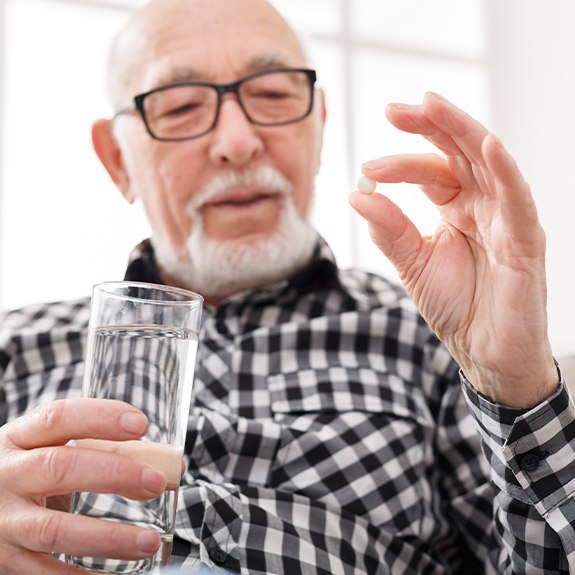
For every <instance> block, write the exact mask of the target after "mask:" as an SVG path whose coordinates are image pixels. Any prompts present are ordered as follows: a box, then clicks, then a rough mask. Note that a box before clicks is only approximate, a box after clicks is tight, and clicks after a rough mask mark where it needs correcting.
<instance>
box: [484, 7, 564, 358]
mask: <svg viewBox="0 0 575 575" xmlns="http://www.w3.org/2000/svg"><path fill="white" fill-rule="evenodd" d="M489 16H490V22H491V27H490V29H491V35H490V41H489V46H490V53H491V61H490V64H491V69H492V72H493V83H492V88H493V91H492V116H493V129H494V130H495V131H496V132H497V133H498V135H499V136H500V137H501V138H502V139H503V141H504V143H505V144H506V146H507V147H508V148H509V149H510V150H511V151H512V152H513V154H514V155H515V157H516V159H517V161H518V163H519V165H520V167H521V169H522V171H523V173H524V174H525V176H526V178H527V180H528V182H529V183H530V185H531V189H532V191H533V194H534V196H535V199H536V202H537V205H538V208H539V215H540V218H541V220H542V222H543V226H544V228H545V230H546V233H547V253H548V259H547V262H548V264H547V265H548V278H549V307H548V309H549V321H550V334H551V339H552V343H553V347H554V352H555V354H556V355H557V356H562V355H566V354H573V353H575V334H574V333H573V329H574V326H575V265H574V264H575V240H574V239H573V237H572V234H571V232H572V230H574V229H575V178H574V176H573V169H574V168H575V145H574V143H573V134H575V34H573V23H574V22H575V2H573V0H547V1H545V2H544V1H541V0H490V2H489Z"/></svg>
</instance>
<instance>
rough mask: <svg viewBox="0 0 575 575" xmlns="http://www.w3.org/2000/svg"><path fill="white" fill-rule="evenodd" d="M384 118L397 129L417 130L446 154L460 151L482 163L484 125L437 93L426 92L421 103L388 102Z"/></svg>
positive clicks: (479, 163)
mask: <svg viewBox="0 0 575 575" xmlns="http://www.w3.org/2000/svg"><path fill="white" fill-rule="evenodd" d="M386 115H387V118H388V120H389V121H390V122H391V124H393V125H394V126H395V127H396V128H398V129H399V130H402V131H404V132H409V133H412V134H421V135H422V136H424V137H425V138H427V139H428V140H429V141H430V142H431V143H432V144H433V145H434V146H436V147H437V148H439V149H440V150H442V151H443V152H445V154H447V155H448V156H449V155H463V156H465V157H466V158H467V159H468V160H469V161H470V162H471V163H474V164H478V165H484V159H483V152H482V144H483V140H484V139H485V137H486V136H487V134H488V133H489V132H488V130H487V128H485V126H483V125H482V124H481V123H480V122H478V121H477V120H475V119H474V118H472V117H471V116H470V115H469V114H467V113H466V112H464V111H463V110H461V109H459V108H458V107H457V106H455V105H453V104H452V103H451V102H449V101H447V100H446V99H445V98H443V97H442V96H440V95H438V94H433V93H427V94H425V96H424V98H423V104H421V105H415V106H412V105H407V104H390V105H389V106H388V107H387V109H386Z"/></svg>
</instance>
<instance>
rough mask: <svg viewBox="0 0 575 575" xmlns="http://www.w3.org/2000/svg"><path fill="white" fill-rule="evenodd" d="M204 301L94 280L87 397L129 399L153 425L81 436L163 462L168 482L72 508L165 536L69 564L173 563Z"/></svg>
mask: <svg viewBox="0 0 575 575" xmlns="http://www.w3.org/2000/svg"><path fill="white" fill-rule="evenodd" d="M202 307H203V299H202V297H201V296H199V295H197V294H195V293H193V292H189V291H187V290H183V289H178V288H173V287H167V286H163V285H156V284H147V283H141V282H125V281H124V282H104V283H101V284H97V285H96V286H94V289H93V293H92V305H91V313H90V322H89V326H88V343H87V350H86V368H85V373H84V383H83V396H84V397H93V398H100V399H119V400H122V401H126V402H128V403H130V404H131V405H133V406H135V407H137V408H138V409H140V410H141V411H143V412H144V413H145V414H146V416H147V417H148V422H149V424H148V430H147V432H146V435H145V436H144V437H142V438H141V439H139V440H135V441H108V440H101V439H81V440H78V441H77V442H76V443H77V445H81V446H84V447H90V448H94V449H103V450H107V451H113V452H115V453H120V454H123V455H126V456H128V457H131V458H133V459H136V460H138V461H142V462H144V463H146V464H148V465H150V466H151V467H154V468H156V469H159V470H160V471H162V472H163V473H164V475H165V476H166V479H167V487H166V490H165V491H164V492H163V493H162V495H160V496H159V497H157V498H155V499H151V500H145V501H134V500H130V499H127V498H125V497H121V496H119V495H117V494H108V493H87V492H77V493H74V494H73V495H72V501H71V506H70V511H71V512H72V513H78V514H82V515H87V516H90V517H97V518H100V519H106V520H109V521H121V522H124V523H128V524H131V525H136V526H138V527H145V528H150V529H155V530H156V531H158V532H159V533H160V538H161V541H162V543H161V545H160V548H159V550H158V552H157V553H156V554H155V555H154V556H152V557H149V558H145V559H139V560H134V561H127V560H124V559H122V560H118V559H113V558H109V557H76V556H67V557H66V561H67V562H68V564H71V565H75V566H78V567H82V568H83V569H85V570H87V571H90V572H92V573H124V574H130V575H135V574H139V573H151V572H157V570H159V568H160V567H161V566H164V565H168V564H169V561H170V555H171V549H172V540H173V533H174V519H175V512H176V503H177V499H178V487H179V484H180V476H181V471H182V457H183V451H184V441H185V436H186V429H187V422H188V415H189V411H190V402H191V395H192V381H193V375H194V368H195V362H196V352H197V347H198V332H199V328H200V320H201V313H202Z"/></svg>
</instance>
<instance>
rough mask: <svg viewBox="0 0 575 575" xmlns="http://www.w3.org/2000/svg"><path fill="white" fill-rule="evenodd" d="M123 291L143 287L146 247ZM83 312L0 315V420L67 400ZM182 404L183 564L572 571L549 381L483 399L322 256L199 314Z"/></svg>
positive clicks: (572, 476)
mask: <svg viewBox="0 0 575 575" xmlns="http://www.w3.org/2000/svg"><path fill="white" fill-rule="evenodd" d="M127 278H128V279H132V280H139V281H148V282H149V281H152V282H159V281H160V279H159V277H158V275H157V272H156V268H155V265H154V258H153V253H152V251H151V248H150V245H149V243H147V242H144V243H143V244H141V245H140V246H138V248H137V249H136V250H135V252H134V253H133V254H132V259H131V262H130V265H129V267H128V272H127ZM88 316H89V300H88V299H85V300H80V301H75V302H66V303H52V304H48V305H37V306H28V307H26V308H25V309H21V310H18V311H13V312H10V313H8V314H6V315H5V317H4V318H2V322H1V325H0V423H3V422H5V421H11V420H13V419H14V418H15V417H17V416H19V415H21V414H22V413H24V412H25V411H26V410H28V409H30V408H31V407H32V406H34V405H37V404H39V403H43V402H47V401H50V400H53V399H56V398H63V397H71V396H74V395H79V393H80V387H81V381H82V375H83V370H84V363H83V353H84V349H85V336H86V326H87V322H88ZM462 390H463V392H462ZM193 404H194V407H193V409H192V413H191V416H190V419H189V433H188V438H187V442H186V454H187V458H188V469H187V472H186V474H185V476H184V478H183V481H182V487H181V489H180V492H179V511H178V516H177V526H176V545H175V550H176V553H178V554H180V555H182V556H183V557H184V559H183V561H184V563H185V564H189V565H193V564H197V563H199V562H202V563H205V564H208V565H219V566H223V567H226V568H228V569H231V570H234V571H241V573H242V574H250V575H258V574H262V575H263V574H266V575H274V574H285V573H287V574H289V575H296V574H314V575H315V574H322V575H328V574H329V575H331V574H349V575H352V574H357V575H359V574H374V575H375V574H384V573H393V574H399V573H401V574H403V573H413V574H421V573H427V574H432V573H437V574H439V573H442V574H443V573H461V572H467V573H568V572H569V565H568V557H569V558H571V560H572V561H573V560H574V559H573V558H575V530H574V525H575V502H574V498H573V493H574V491H575V473H573V472H572V469H573V465H574V464H573V460H574V456H575V413H574V409H573V407H572V405H571V404H570V402H569V399H568V394H567V391H566V389H565V386H564V384H563V383H561V385H560V386H559V390H558V392H557V394H556V395H555V396H554V397H553V398H552V399H550V400H549V401H546V402H544V403H543V404H541V405H540V406H538V407H537V408H535V409H533V410H531V411H529V412H522V411H518V410H511V409H506V408H501V407H499V406H495V405H493V404H491V403H489V402H488V401H486V400H485V399H484V398H482V397H480V396H478V395H477V394H476V393H475V392H474V391H473V390H472V389H471V388H470V387H469V385H468V384H467V383H466V382H465V380H464V379H463V378H461V379H460V376H459V373H458V367H457V365H455V363H454V362H453V360H452V359H451V358H450V356H449V355H448V353H447V351H446V350H445V348H444V347H443V346H442V345H441V344H440V343H439V342H438V341H437V339H436V338H435V337H434V336H433V335H432V334H431V333H430V331H429V330H428V328H427V326H426V325H425V323H424V322H423V320H422V319H421V317H420V316H419V314H418V313H417V310H416V309H415V307H414V305H413V304H412V302H411V300H410V299H409V298H408V297H407V296H406V294H405V293H404V291H403V290H402V289H401V288H399V287H397V286H395V285H393V284H391V283H390V282H388V281H387V280H385V279H382V278H380V277H376V276H374V275H370V274H367V273H363V272H358V271H353V272H352V271H342V270H338V269H337V268H336V266H335V264H334V261H333V256H332V254H331V252H330V250H329V248H328V247H327V246H326V245H325V244H323V243H321V242H320V244H318V249H317V251H316V254H315V256H314V259H313V261H312V263H311V265H310V266H309V267H308V268H307V269H306V270H304V271H303V272H301V273H299V274H298V275H297V276H295V277H294V278H292V279H291V280H290V281H285V282H282V283H280V284H277V285H274V286H271V287H268V288H266V289H261V290H257V291H252V292H246V293H242V294H238V295H236V296H235V297H232V298H230V299H228V300H227V301H226V302H224V303H223V304H222V305H220V306H219V307H218V308H210V307H206V309H205V311H204V321H203V326H202V331H201V337H200V348H199V352H198V360H197V368H196V377H195V390H194V402H193ZM470 407H471V409H470ZM472 414H473V415H472ZM476 428H477V429H479V431H480V432H481V435H482V437H483V439H484V449H485V453H486V454H487V456H488V458H489V460H490V461H491V464H492V468H493V469H492V471H491V475H490V470H489V466H488V465H487V459H486V458H485V457H484V455H483V454H482V453H481V446H480V436H479V434H478V433H477V431H476ZM0 465H1V462H0ZM491 476H492V477H493V482H492V481H491V479H490V477H491ZM574 565H575V563H574ZM464 570H467V571H464Z"/></svg>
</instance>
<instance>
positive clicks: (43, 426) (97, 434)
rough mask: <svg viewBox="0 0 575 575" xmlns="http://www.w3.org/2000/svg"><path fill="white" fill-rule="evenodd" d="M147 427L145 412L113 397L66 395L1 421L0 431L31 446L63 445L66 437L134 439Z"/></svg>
mask: <svg viewBox="0 0 575 575" xmlns="http://www.w3.org/2000/svg"><path fill="white" fill-rule="evenodd" d="M146 428H147V419H146V416H145V415H144V414H143V413H142V412H140V411H138V410H137V409H136V408H134V407H132V406H130V405H128V404H127V403H123V402H121V401H115V400H110V399H106V400H101V399H86V398H84V399H67V400H59V401H54V402H52V403H50V404H48V405H44V406H40V407H36V408H34V409H33V410H31V411H30V412H28V413H27V414H26V415H24V416H22V417H20V418H18V419H17V420H14V421H13V422H12V423H10V424H8V425H5V426H4V428H2V429H1V430H0V433H2V434H3V435H5V436H6V438H7V440H8V442H9V443H11V444H12V447H15V448H20V449H33V448H35V447H44V446H48V445H63V444H65V443H67V442H68V441H69V440H70V439H80V438H84V437H93V438H102V439H116V440H123V439H135V438H138V437H141V436H142V435H143V434H144V433H145V431H146Z"/></svg>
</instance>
